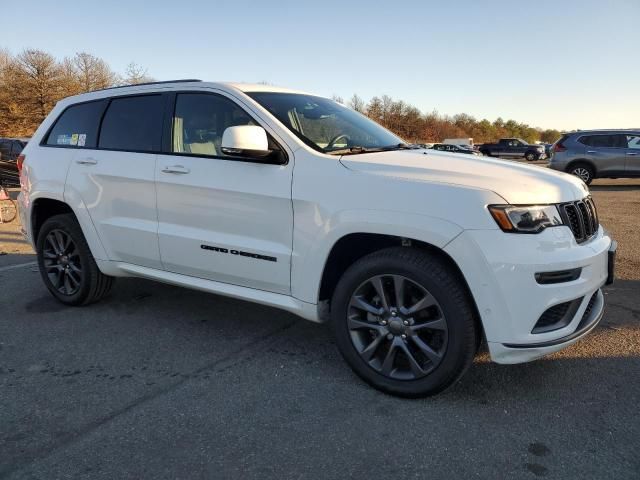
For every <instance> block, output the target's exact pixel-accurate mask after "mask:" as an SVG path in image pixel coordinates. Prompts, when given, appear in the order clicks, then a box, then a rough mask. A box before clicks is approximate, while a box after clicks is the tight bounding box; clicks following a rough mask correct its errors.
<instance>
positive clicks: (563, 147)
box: [553, 142, 567, 153]
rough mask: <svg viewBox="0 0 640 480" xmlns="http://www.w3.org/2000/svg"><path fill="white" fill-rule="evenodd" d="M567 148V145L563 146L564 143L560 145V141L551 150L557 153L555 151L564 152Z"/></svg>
mask: <svg viewBox="0 0 640 480" xmlns="http://www.w3.org/2000/svg"><path fill="white" fill-rule="evenodd" d="M566 150H567V147H565V146H564V145H562V144H561V143H560V142H558V143H556V144H555V145H554V146H553V152H554V153H557V152H564V151H566Z"/></svg>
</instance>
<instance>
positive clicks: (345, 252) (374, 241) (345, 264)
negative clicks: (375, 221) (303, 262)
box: [318, 232, 484, 342]
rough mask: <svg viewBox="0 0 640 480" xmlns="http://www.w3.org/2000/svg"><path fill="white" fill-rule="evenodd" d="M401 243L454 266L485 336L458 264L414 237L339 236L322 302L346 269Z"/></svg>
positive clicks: (326, 271) (327, 269)
mask: <svg viewBox="0 0 640 480" xmlns="http://www.w3.org/2000/svg"><path fill="white" fill-rule="evenodd" d="M398 246H402V247H405V248H416V249H419V250H421V251H424V252H428V253H429V254H431V255H434V256H436V257H438V258H439V259H441V260H442V261H444V262H445V263H446V264H447V265H448V266H449V267H450V268H451V269H452V271H453V272H454V274H455V275H456V277H457V278H458V279H459V281H460V284H461V285H462V287H463V289H464V290H465V292H466V294H467V295H468V298H469V299H470V300H471V304H472V306H473V310H474V321H475V322H476V324H477V326H478V330H477V331H478V332H482V333H481V334H482V335H484V333H483V332H484V330H483V326H482V321H481V320H480V314H479V310H478V307H477V304H476V301H475V298H474V296H473V293H472V292H471V288H470V287H469V284H468V282H467V280H466V278H465V276H464V274H463V273H462V270H461V269H460V267H459V265H458V264H457V263H456V261H455V260H454V259H453V258H452V257H451V256H450V255H449V254H448V253H447V252H445V251H444V250H443V249H442V248H439V247H437V246H435V245H433V244H431V243H428V242H425V241H423V240H418V239H415V238H408V237H402V236H395V235H387V234H379V233H366V232H358V233H349V234H347V235H344V236H342V237H341V238H339V239H338V241H336V242H335V243H334V244H333V246H332V248H331V251H330V252H329V255H328V257H327V259H326V261H325V264H324V268H323V270H322V276H321V280H320V285H319V290H318V302H319V304H325V305H328V304H329V301H330V299H331V297H332V295H333V292H334V291H335V287H336V285H337V283H338V281H339V280H340V277H342V275H343V274H344V272H346V270H347V269H348V268H349V267H350V266H351V265H352V264H353V263H354V262H356V261H357V260H359V259H360V258H362V257H364V256H366V255H369V254H371V253H374V252H377V251H379V250H383V249H385V248H390V247H398ZM480 340H481V339H480V338H479V339H478V342H480Z"/></svg>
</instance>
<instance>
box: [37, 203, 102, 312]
mask: <svg viewBox="0 0 640 480" xmlns="http://www.w3.org/2000/svg"><path fill="white" fill-rule="evenodd" d="M36 249H37V254H38V267H39V269H40V275H41V277H42V280H43V281H44V284H45V285H46V287H47V288H48V289H49V291H50V292H51V294H52V295H53V296H54V297H55V298H56V299H58V300H59V301H60V302H62V303H64V304H65V305H87V304H89V303H93V302H97V301H98V300H100V299H101V298H102V297H104V296H105V295H106V294H107V293H108V292H109V290H110V289H111V286H112V285H113V281H114V279H113V277H109V276H107V275H104V274H103V273H102V272H101V271H100V270H99V269H98V266H97V265H96V262H95V260H94V258H93V255H91V251H90V250H89V245H88V244H87V241H86V240H85V238H84V235H83V234H82V229H81V228H80V225H79V224H78V222H77V220H76V218H75V217H74V216H73V215H71V214H63V215H56V216H53V217H51V218H49V219H48V220H46V221H45V222H44V224H43V225H42V227H41V228H40V232H39V233H38V239H37V242H36Z"/></svg>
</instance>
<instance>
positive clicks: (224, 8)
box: [0, 0, 640, 129]
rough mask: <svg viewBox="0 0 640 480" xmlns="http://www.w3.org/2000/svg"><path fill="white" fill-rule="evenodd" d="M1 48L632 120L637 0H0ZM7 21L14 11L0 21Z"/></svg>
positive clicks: (570, 119) (637, 96)
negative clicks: (89, 55) (86, 55)
mask: <svg viewBox="0 0 640 480" xmlns="http://www.w3.org/2000/svg"><path fill="white" fill-rule="evenodd" d="M0 6H1V11H2V18H3V19H4V21H3V22H2V26H1V27H0V47H5V48H8V49H9V50H10V51H11V52H12V53H19V52H20V51H21V50H22V49H24V48H38V49H42V50H46V51H48V52H50V53H52V54H54V55H55V56H57V57H60V58H61V57H64V56H67V55H73V54H74V53H75V52H77V51H86V52H89V53H92V54H94V55H97V56H99V57H102V58H103V59H105V60H106V61H107V62H109V64H110V65H111V66H112V68H113V69H114V70H116V71H118V72H123V71H124V69H125V67H126V65H127V64H128V63H129V62H132V61H134V62H136V63H138V64H140V65H143V66H144V67H146V68H148V73H149V75H151V76H153V77H155V78H157V79H159V80H167V79H175V78H201V79H205V80H232V81H247V82H257V81H266V82H269V83H271V84H274V85H280V86H286V87H292V88H296V89H300V90H307V91H311V92H314V93H317V94H320V95H325V96H331V95H332V94H338V95H341V96H342V97H344V98H345V99H348V98H349V97H350V96H351V95H352V94H353V93H358V94H359V95H360V96H361V97H363V98H364V99H365V100H368V99H369V98H371V97H372V96H374V95H383V94H387V95H390V96H392V97H394V98H396V99H402V100H405V101H407V102H409V103H411V104H413V105H415V106H416V107H418V108H420V109H421V110H422V111H425V112H426V111H431V110H438V111H439V112H441V113H446V114H455V113H461V112H465V113H469V114H471V115H474V116H475V117H477V118H489V119H490V120H494V119H495V118H496V117H498V116H501V117H503V118H504V119H508V118H513V119H515V120H518V121H522V122H526V123H529V124H531V125H533V126H539V127H544V128H558V129H575V128H583V129H584V128H607V127H611V128H613V127H640V0H606V1H602V0H583V1H578V0H575V1H573V0H556V1H547V0H540V1H518V0H513V1H491V0H487V1H472V0H469V1H462V0H460V1H453V0H449V1H438V2H436V1H427V0H423V1H402V0H393V1H388V0H387V1H380V2H376V1H374V0H368V1H349V0H341V1H334V0H316V1H303V0H296V1H279V0H271V1H268V2H266V1H250V0H246V1H243V0H235V1H226V0H224V1H218V0H208V1H200V0H183V1H175V0H172V1H164V0H155V1H151V0H148V1H146V2H142V1H135V0H129V1H119V0H112V1H105V0H102V1H99V2H97V1H92V0H85V1H83V2H78V1H66V0H56V1H55V2H51V1H44V0H43V1H35V0H33V1H32V0H20V1H17V0H2V1H0ZM9 19H11V20H9Z"/></svg>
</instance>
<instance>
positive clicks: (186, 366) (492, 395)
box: [0, 180, 640, 479]
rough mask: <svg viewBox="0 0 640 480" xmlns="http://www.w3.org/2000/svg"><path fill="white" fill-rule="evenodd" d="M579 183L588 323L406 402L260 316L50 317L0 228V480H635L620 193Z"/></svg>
mask: <svg viewBox="0 0 640 480" xmlns="http://www.w3.org/2000/svg"><path fill="white" fill-rule="evenodd" d="M596 183H597V184H598V185H594V187H593V188H592V190H593V192H594V196H595V197H596V202H597V205H598V208H599V213H600V216H601V219H602V221H603V223H604V224H605V226H606V227H607V228H609V229H610V230H611V231H612V232H613V233H614V235H615V236H616V238H617V239H618V241H619V243H620V258H621V262H620V270H619V273H620V277H621V278H622V280H619V281H618V282H616V284H615V285H614V286H612V287H608V288H607V289H606V292H605V293H606V300H607V310H606V313H605V317H604V319H603V321H602V322H601V324H600V326H599V327H598V328H597V329H596V330H595V331H594V332H593V333H592V334H590V335H589V336H588V337H587V338H585V339H584V340H582V341H581V342H579V343H577V344H576V345H574V346H572V347H570V348H568V349H566V350H564V351H562V352H559V353H557V354H555V355H552V356H550V357H548V358H545V359H543V360H540V361H536V362H532V363H529V364H522V365H512V366H504V365H496V364H493V363H490V362H489V361H488V358H487V355H486V354H485V353H481V354H479V355H478V357H477V358H476V360H475V362H474V365H473V366H472V367H471V369H470V370H469V371H468V373H467V374H466V376H465V377H463V379H462V380H461V381H460V382H459V383H458V384H456V385H455V386H454V387H452V388H451V389H449V390H448V391H446V392H445V393H443V394H441V395H439V396H436V397H432V398H427V399H421V400H403V399H398V398H394V397H391V396H388V395H385V394H382V393H380V392H377V391H375V390H373V389H371V388H370V387H368V386H367V385H365V384H364V383H363V382H361V381H360V380H359V379H358V378H357V377H355V375H353V374H352V373H351V371H350V370H349V368H348V367H347V366H346V364H345V363H344V362H343V360H342V359H341V358H340V356H339V354H338V352H337V350H336V348H335V345H334V344H333V340H332V338H331V335H330V333H329V330H328V329H327V328H326V327H325V326H322V325H316V324H312V323H309V322H306V321H304V320H300V319H298V318H297V317H295V316H293V315H290V314H288V313H285V312H281V311H279V310H275V309H271V308H267V307H263V306H258V305H253V304H250V303H244V302H240V301H236V300H231V299H228V298H224V297H219V296H215V295H210V294H205V293H202V292H196V291H190V290H186V289H182V288H177V287H173V286H168V285H162V284H158V283H153V282H150V281H146V280H139V279H119V280H118V282H117V283H116V286H115V287H114V290H113V291H112V292H111V294H110V295H109V297H108V298H106V299H105V300H104V301H103V302H101V303H99V304H96V305H92V306H89V307H82V308H70V307H64V306H62V305H60V304H58V303H57V302H56V301H55V300H54V299H53V298H52V297H51V296H50V295H49V293H48V292H47V291H46V289H45V287H44V286H43V284H42V282H41V280H40V278H39V274H38V272H37V269H36V268H35V267H34V266H33V265H32V264H31V262H33V261H34V256H33V254H30V253H28V252H29V250H28V247H25V246H24V245H23V244H21V243H20V240H19V238H17V237H14V236H12V233H13V232H14V230H15V229H14V230H11V229H2V228H0V251H2V250H3V248H4V251H5V252H6V253H7V255H4V256H0V478H2V479H4V478H10V479H53V478H87V479H101V478H105V479H114V478H153V479H164V478H167V479H168V478H176V479H177V478H184V479H197V478H243V479H245V478H260V479H263V478H305V479H306V478H340V479H343V478H487V479H495V478H518V479H520V478H522V479H528V478H531V479H535V478H562V479H566V478H580V479H588V478H599V479H601V478H615V479H637V478H639V477H640V455H639V454H638V451H639V450H640V416H639V414H638V412H639V407H638V405H639V404H640V382H639V381H638V380H639V379H640V253H639V252H638V243H639V242H638V238H639V237H638V234H637V230H638V227H639V226H640V222H639V221H638V220H637V217H635V214H637V212H638V211H640V210H639V208H640V181H637V182H635V183H634V182H633V181H622V180H620V181H597V182H596ZM18 265H19V266H18Z"/></svg>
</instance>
